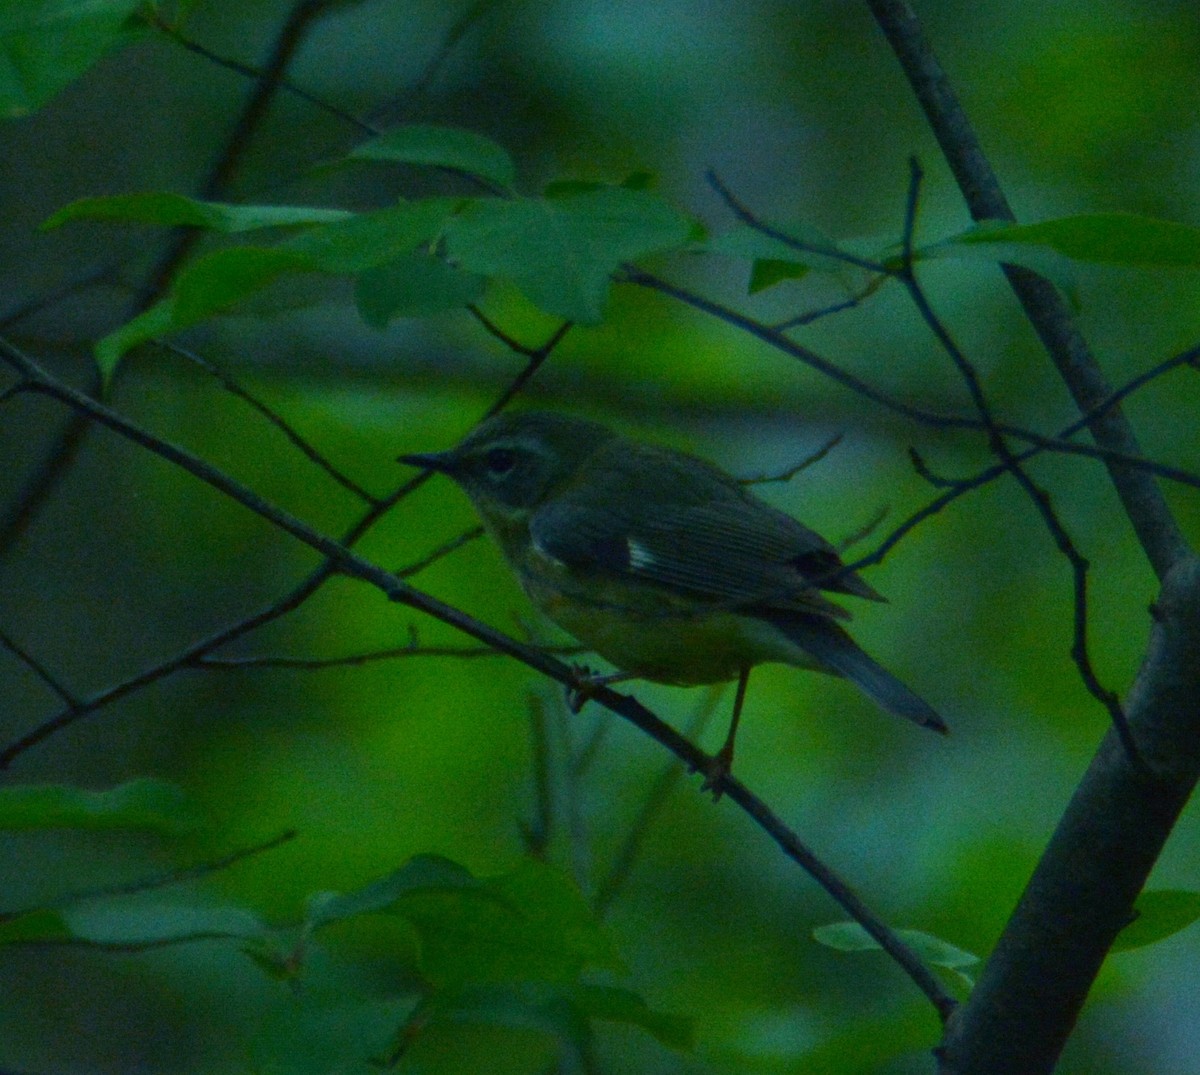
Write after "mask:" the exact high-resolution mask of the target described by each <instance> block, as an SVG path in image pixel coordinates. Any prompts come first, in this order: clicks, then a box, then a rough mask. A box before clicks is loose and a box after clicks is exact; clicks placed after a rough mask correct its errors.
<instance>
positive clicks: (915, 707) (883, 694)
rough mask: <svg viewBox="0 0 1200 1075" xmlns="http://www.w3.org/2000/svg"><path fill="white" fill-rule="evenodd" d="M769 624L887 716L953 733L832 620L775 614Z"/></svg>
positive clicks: (916, 696) (800, 614)
mask: <svg viewBox="0 0 1200 1075" xmlns="http://www.w3.org/2000/svg"><path fill="white" fill-rule="evenodd" d="M770 620H771V622H772V623H774V624H775V626H776V627H778V628H779V629H780V630H781V631H782V632H783V633H784V634H785V635H787V637H788V638H789V639H791V640H792V641H793V642H795V643H796V645H798V646H799V647H800V648H801V649H803V650H805V651H806V652H807V653H809V654H811V655H812V656H813V657H815V658H816V659H817V660H818V661H820V663H821V664H822V665H823V666H824V667H825V668H826V669H827V670H828V671H830V672H833V673H834V674H835V675H839V676H844V677H845V678H846V679H848V680H850V682H851V683H853V684H854V685H855V686H857V687H858V688H859V690H861V691H862V692H863V693H864V694H866V695H867V697H869V698H871V699H872V700H873V701H874V702H875V703H876V704H877V705H879V706H881V707H882V708H883V709H885V710H887V712H889V713H893V714H895V715H896V716H897V717H904V718H906V719H907V720H911V721H913V722H915V723H916V724H920V725H921V726H922V727H923V728H932V729H933V730H934V731H936V732H941V733H942V734H943V735H945V734H946V733H947V732H948V731H949V730H950V729H949V728H947V727H946V723H945V721H943V720H942V718H941V717H940V716H938V714H937V713H936V712H935V711H934V709H933V707H932V706H931V705H930V704H929V703H928V702H926V701H925V699H923V698H922V697H921V696H920V695H918V694H917V693H916V692H915V691H913V690H911V689H910V688H909V687H906V686H905V685H904V684H903V683H901V682H900V680H898V679H897V678H896V677H895V676H894V675H892V673H891V672H889V671H888V670H887V669H886V668H884V667H883V666H882V665H880V664H878V663H876V661H875V660H874V659H873V658H872V657H870V656H869V655H868V654H867V653H866V652H864V651H863V650H862V649H861V648H860V647H859V645H858V643H857V642H855V641H854V639H852V638H851V637H850V636H849V635H848V634H847V633H846V632H845V631H844V630H842V628H841V627H839V626H838V625H837V624H836V623H834V622H833V621H832V620H829V619H827V618H826V617H824V616H814V615H806V614H804V613H786V612H785V613H775V614H773V615H771V617H770Z"/></svg>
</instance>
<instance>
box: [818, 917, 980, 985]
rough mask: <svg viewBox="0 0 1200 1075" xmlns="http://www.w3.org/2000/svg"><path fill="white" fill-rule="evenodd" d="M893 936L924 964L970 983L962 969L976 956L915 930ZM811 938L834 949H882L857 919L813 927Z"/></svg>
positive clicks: (899, 931) (872, 950)
mask: <svg viewBox="0 0 1200 1075" xmlns="http://www.w3.org/2000/svg"><path fill="white" fill-rule="evenodd" d="M896 936H898V937H899V938H900V939H901V940H902V941H904V943H905V944H907V945H908V946H909V947H910V948H911V949H912V950H913V951H914V952H916V953H917V955H919V956H920V957H921V958H922V959H923V960H925V962H926V963H930V964H932V965H933V966H935V967H943V968H944V969H946V970H948V971H951V972H953V973H954V974H955V975H956V976H957V977H958V978H959V979H960V980H961V981H963V982H964V983H965V984H966V985H967V986H968V987H969V986H971V985H972V984H973V983H972V980H971V978H970V976H969V975H968V974H966V973H965V968H967V967H973V966H975V964H977V963H978V962H979V957H978V956H977V955H974V954H972V953H971V952H967V951H965V950H964V949H962V948H958V947H956V946H955V945H953V944H951V943H950V942H949V941H944V940H942V939H941V938H940V937H935V936H934V935H933V934H932V933H924V932H922V931H921V930H917V929H898V930H896ZM813 939H814V940H815V941H817V943H818V944H823V945H825V946H826V947H827V948H836V949H837V950H838V951H839V952H878V951H882V948H881V947H880V944H879V942H878V941H877V940H875V938H874V937H872V936H871V935H870V934H869V933H868V932H867V931H866V930H865V929H863V927H862V926H860V925H859V924H858V923H857V922H832V923H830V924H829V925H825V926H818V927H817V928H816V929H814V930H813Z"/></svg>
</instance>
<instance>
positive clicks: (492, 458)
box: [483, 448, 517, 475]
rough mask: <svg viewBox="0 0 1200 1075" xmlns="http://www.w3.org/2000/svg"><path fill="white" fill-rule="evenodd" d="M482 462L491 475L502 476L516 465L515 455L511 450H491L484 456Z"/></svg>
mask: <svg viewBox="0 0 1200 1075" xmlns="http://www.w3.org/2000/svg"><path fill="white" fill-rule="evenodd" d="M483 462H484V465H485V466H486V467H487V468H488V470H489V471H491V473H493V474H496V475H504V474H507V473H508V472H509V471H510V470H512V468H513V467H515V466H516V465H517V453H516V452H515V451H513V450H512V449H511V448H492V449H491V450H489V451H488V452H486V453H485V454H484V457H483Z"/></svg>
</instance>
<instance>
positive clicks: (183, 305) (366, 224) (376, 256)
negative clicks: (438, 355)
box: [52, 195, 477, 383]
mask: <svg viewBox="0 0 1200 1075" xmlns="http://www.w3.org/2000/svg"><path fill="white" fill-rule="evenodd" d="M169 197H174V196H173V195H172V196H169ZM182 201H183V202H187V203H189V205H190V207H191V208H189V210H188V211H189V212H190V211H191V209H194V208H195V207H196V206H204V205H211V203H202V202H191V201H190V199H182ZM76 204H79V203H76ZM459 204H460V202H459V200H458V199H454V198H427V199H424V200H422V201H416V202H406V203H404V204H403V205H399V206H393V207H391V208H389V209H382V210H378V211H376V212H370V213H357V214H356V213H343V212H341V211H340V210H339V211H332V210H331V211H328V215H318V214H325V213H326V211H325V210H320V211H318V210H295V211H294V212H295V213H296V214H297V216H296V217H295V218H294V219H292V220H290V221H287V222H288V223H301V221H300V220H299V214H300V213H302V212H307V213H309V214H310V216H311V219H312V220H313V221H317V223H315V224H314V225H313V226H312V227H310V228H308V229H307V230H305V231H304V232H302V233H301V234H299V235H296V236H293V237H292V238H291V239H289V240H288V241H287V242H284V243H281V244H279V245H278V246H231V247H226V248H224V249H222V250H215V251H213V252H211V253H208V254H204V255H202V256H201V257H199V258H197V259H196V260H195V261H193V262H190V263H189V264H187V265H185V266H184V267H183V269H181V270H180V272H179V274H178V276H177V277H176V278H175V281H174V283H173V285H172V287H171V290H170V292H169V293H168V295H167V296H166V298H164V299H163V300H162V301H160V302H158V303H156V304H155V305H154V306H152V307H151V308H150V309H148V310H146V311H144V312H143V313H141V314H139V315H138V316H137V317H135V318H134V319H133V320H131V321H128V322H126V323H125V324H124V325H121V326H120V327H119V328H117V329H116V330H115V331H113V332H110V333H109V334H108V335H107V336H105V337H104V338H103V339H102V340H100V342H99V343H98V344H97V345H96V362H97V365H98V366H99V368H100V372H101V375H102V377H103V379H104V381H105V383H107V382H108V380H109V378H111V376H112V374H113V371H114V370H115V369H116V367H117V364H118V363H119V362H120V360H121V358H122V357H123V356H124V355H125V354H126V353H127V352H129V351H130V350H132V349H133V348H134V347H136V346H138V345H139V344H142V343H145V342H146V341H147V340H151V339H154V338H155V337H156V336H162V335H165V334H167V333H169V332H176V331H178V330H180V329H184V328H188V327H190V326H191V325H194V324H197V323H198V322H200V321H203V320H204V319H205V318H207V317H210V316H212V315H213V314H217V313H221V312H223V311H225V310H228V309H229V308H230V307H233V306H236V305H237V304H238V303H240V302H244V301H245V300H246V299H249V298H251V297H252V296H254V295H255V294H257V293H258V292H260V291H262V290H263V289H264V288H266V287H267V286H268V285H269V284H271V283H273V282H274V281H275V280H277V279H278V278H279V277H280V276H282V275H284V274H286V273H295V272H327V273H359V272H362V271H364V270H367V269H371V268H374V267H375V266H377V265H380V264H382V263H384V262H387V261H389V260H392V259H395V258H397V257H398V256H399V255H401V254H403V253H407V252H409V251H411V250H413V249H414V248H415V247H417V246H420V245H422V244H424V243H427V242H430V241H432V240H433V239H435V238H436V237H437V235H438V233H439V232H440V230H441V228H442V226H443V224H444V222H445V220H446V218H447V217H448V216H449V215H450V214H451V213H452V212H453V211H454V209H455V207H456V206H457V205H459ZM181 208H182V207H180V206H179V205H175V207H174V209H172V210H171V211H172V212H174V211H176V210H180V211H181ZM227 208H232V209H238V208H239V207H236V206H235V207H227ZM245 208H246V209H247V210H248V214H247V215H245V216H242V217H240V221H241V223H242V224H245V225H247V226H250V221H251V219H252V218H253V219H257V220H258V221H259V225H258V226H267V220H268V215H264V214H263V213H262V212H260V210H265V209H269V208H271V207H267V206H257V207H254V206H249V207H245ZM67 209H71V207H70V206H68V207H67ZM65 211H66V210H64V211H63V212H65ZM288 212H292V210H288ZM284 216H285V214H283V213H281V215H279V216H278V217H276V218H274V219H273V220H272V221H271V224H272V226H273V225H275V224H280V223H284V222H285V220H284ZM52 219H53V218H52ZM214 219H215V218H214ZM321 221H324V222H323V223H322V222H321ZM442 286H443V289H444V290H448V289H450V284H449V282H448V281H447V280H445V279H443V280H442ZM434 290H435V287H434V285H433V284H430V286H429V288H428V292H429V295H427V301H428V302H429V303H430V304H432V303H433V298H432V297H431V295H432V292H433V291H434ZM469 290H471V289H469V288H468V287H467V285H466V284H465V282H463V283H462V293H466V292H467V291H469ZM475 293H477V292H473V294H475ZM413 301H414V303H415V299H414V300H413ZM467 301H469V300H467ZM381 303H382V299H381ZM452 305H453V304H452ZM437 308H438V309H445V308H446V306H445V305H444V304H443V305H441V306H438V307H437Z"/></svg>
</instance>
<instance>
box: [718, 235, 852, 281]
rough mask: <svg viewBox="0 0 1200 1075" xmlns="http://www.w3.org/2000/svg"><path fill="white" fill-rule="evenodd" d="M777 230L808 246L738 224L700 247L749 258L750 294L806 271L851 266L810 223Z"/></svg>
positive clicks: (845, 269) (837, 270) (841, 269)
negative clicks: (795, 244)
mask: <svg viewBox="0 0 1200 1075" xmlns="http://www.w3.org/2000/svg"><path fill="white" fill-rule="evenodd" d="M776 230H778V231H780V232H782V233H783V234H784V235H787V236H790V237H791V238H793V239H795V240H796V243H798V244H801V245H802V246H803V247H806V248H808V249H801V248H800V247H799V246H793V245H791V244H789V243H786V242H784V241H783V240H782V239H777V238H775V237H774V236H772V235H765V234H763V232H762V231H760V230H759V229H757V228H753V227H751V226H750V225H749V224H740V225H738V226H737V227H736V228H733V229H731V230H730V231H727V232H725V233H724V234H722V235H718V236H715V237H714V238H712V239H709V240H708V241H706V242H705V243H703V244H702V245H701V248H700V249H701V250H704V251H707V252H708V253H710V254H722V255H725V256H727V257H735V258H748V259H749V260H750V262H751V273H750V287H749V291H750V294H752V295H753V294H756V293H757V292H759V291H764V290H765V289H766V288H768V287H773V286H774V285H775V284H777V283H779V282H780V281H781V280H797V279H800V278H801V277H803V276H805V275H807V274H808V273H809V272H821V273H827V274H829V275H835V276H842V275H845V273H847V272H848V271H850V270H851V269H852V268H853V266H851V265H850V264H849V263H848V262H847V261H845V260H843V259H842V258H840V257H838V254H839V253H840V248H839V247H838V245H837V244H836V243H835V242H834V241H833V240H832V239H830V238H829V237H828V236H827V235H825V234H823V233H822V232H820V231H818V230H817V229H816V228H814V227H813V226H812V225H810V224H805V223H793V224H786V225H779V226H778V227H777V228H776ZM860 271H861V270H860Z"/></svg>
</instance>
